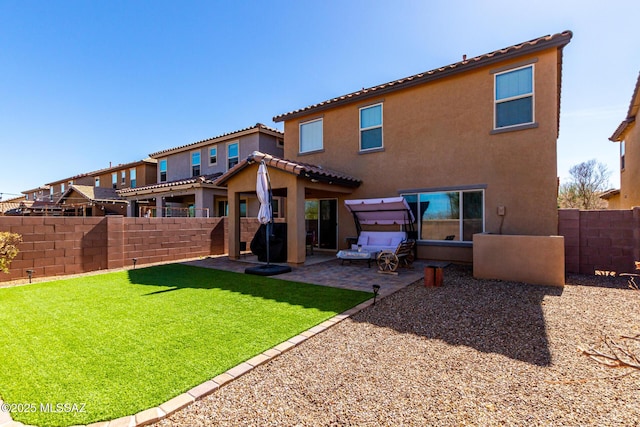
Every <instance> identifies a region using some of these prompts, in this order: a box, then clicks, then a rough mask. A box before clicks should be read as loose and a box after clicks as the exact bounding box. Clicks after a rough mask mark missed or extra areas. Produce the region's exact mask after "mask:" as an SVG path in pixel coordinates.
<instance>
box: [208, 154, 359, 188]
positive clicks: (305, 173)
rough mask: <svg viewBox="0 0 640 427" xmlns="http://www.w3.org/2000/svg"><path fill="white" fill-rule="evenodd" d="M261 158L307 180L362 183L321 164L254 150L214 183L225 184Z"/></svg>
mask: <svg viewBox="0 0 640 427" xmlns="http://www.w3.org/2000/svg"><path fill="white" fill-rule="evenodd" d="M263 160H264V162H265V164H266V165H267V166H268V167H271V168H275V169H280V170H282V171H285V172H289V173H292V174H294V175H297V176H301V177H303V178H307V179H309V180H317V181H321V182H326V183H329V184H339V185H344V186H348V187H357V186H359V185H360V184H361V183H362V181H361V180H359V179H358V178H354V177H352V176H349V175H347V174H344V173H341V172H337V171H334V170H331V169H325V168H323V167H322V166H318V165H312V164H309V163H301V162H294V161H292V160H285V159H281V158H278V157H275V156H272V155H271V154H265V153H261V152H259V151H254V152H253V153H252V154H251V155H250V156H249V157H247V158H246V159H243V160H242V161H241V162H240V163H238V164H237V165H235V166H234V167H233V168H232V169H229V170H228V171H227V172H226V173H225V174H224V175H222V176H221V177H220V178H218V179H217V180H216V185H219V186H225V185H226V183H227V181H228V180H229V178H231V177H232V176H234V175H235V174H237V173H238V172H240V171H242V170H243V169H244V168H246V167H247V166H248V165H250V164H252V163H257V162H261V161H263Z"/></svg>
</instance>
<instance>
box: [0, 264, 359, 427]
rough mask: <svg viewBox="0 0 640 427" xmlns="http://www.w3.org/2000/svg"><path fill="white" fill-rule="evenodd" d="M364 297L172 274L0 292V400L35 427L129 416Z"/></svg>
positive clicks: (213, 273) (183, 270)
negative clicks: (58, 407) (67, 408)
mask: <svg viewBox="0 0 640 427" xmlns="http://www.w3.org/2000/svg"><path fill="white" fill-rule="evenodd" d="M370 297H371V294H369V293H366V292H356V291H349V290H344V289H336V288H329V287H323V286H314V285H308V284H303V283H295V282H287V281H283V280H278V279H275V278H266V277H260V276H249V275H244V274H236V273H230V272H224V271H219V270H211V269H206V268H198V267H191V266H186V265H180V264H172V265H164V266H157V267H149V268H141V269H136V270H129V271H122V272H117V273H109V274H103V275H98V276H87V277H82V278H76V279H67V280H59V281H55V282H48V283H39V284H32V285H28V286H18V287H12V288H4V289H0V328H1V329H0V398H2V399H3V400H4V402H5V403H8V404H26V406H23V407H22V410H27V411H30V410H33V409H34V408H35V410H34V411H33V412H27V413H24V412H21V413H17V412H12V417H13V418H14V420H16V421H21V422H23V423H25V424H34V425H40V426H62V425H72V424H87V423H91V422H95V421H99V420H107V419H114V418H118V417H121V416H125V415H132V414H135V413H137V412H139V411H141V410H144V409H147V408H150V407H153V406H157V405H159V404H161V403H163V402H165V401H167V400H169V399H170V398H172V397H174V396H176V395H178V394H180V393H183V392H185V391H187V390H189V389H190V388H192V387H193V386H195V385H198V384H200V383H202V382H204V381H206V380H208V379H211V378H213V377H215V376H216V375H218V374H220V373H222V372H224V371H226V370H227V369H229V368H231V367H233V366H235V365H237V364H238V363H241V362H242V361H245V360H247V359H250V358H251V357H253V356H255V355H256V354H259V353H261V352H263V351H265V350H267V349H269V348H271V347H273V346H274V345H277V344H278V343H280V342H282V341H285V340H287V339H288V338H290V337H292V336H295V335H297V334H298V333H300V332H302V331H304V330H306V329H308V328H310V327H312V326H314V325H316V324H318V323H321V322H322V321H324V320H326V319H328V318H330V317H332V316H333V315H335V314H337V313H340V312H342V311H344V310H346V309H349V308H351V307H353V306H355V305H357V304H358V303H360V302H362V301H365V300H367V299H368V298H370ZM47 403H50V404H52V405H50V406H49V409H51V408H55V407H56V404H70V405H71V404H76V405H78V406H77V407H76V408H73V407H72V406H70V408H71V409H84V412H68V413H67V412H64V409H63V412H52V411H51V410H49V411H47V407H46V404H47ZM41 404H42V406H41ZM31 405H33V406H31ZM82 405H84V408H82ZM62 408H64V407H62ZM14 409H15V407H14Z"/></svg>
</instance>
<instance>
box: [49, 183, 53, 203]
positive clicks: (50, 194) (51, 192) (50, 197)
mask: <svg viewBox="0 0 640 427" xmlns="http://www.w3.org/2000/svg"><path fill="white" fill-rule="evenodd" d="M49 201H50V202H53V187H49Z"/></svg>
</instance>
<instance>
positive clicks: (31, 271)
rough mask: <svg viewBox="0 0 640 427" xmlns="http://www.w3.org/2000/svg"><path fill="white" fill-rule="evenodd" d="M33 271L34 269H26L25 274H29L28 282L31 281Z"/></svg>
mask: <svg viewBox="0 0 640 427" xmlns="http://www.w3.org/2000/svg"><path fill="white" fill-rule="evenodd" d="M33 273H35V271H34V270H27V274H28V275H29V283H31V276H33Z"/></svg>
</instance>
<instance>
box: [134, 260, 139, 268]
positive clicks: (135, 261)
mask: <svg viewBox="0 0 640 427" xmlns="http://www.w3.org/2000/svg"><path fill="white" fill-rule="evenodd" d="M137 262H138V258H134V259H133V268H136V263H137Z"/></svg>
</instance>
